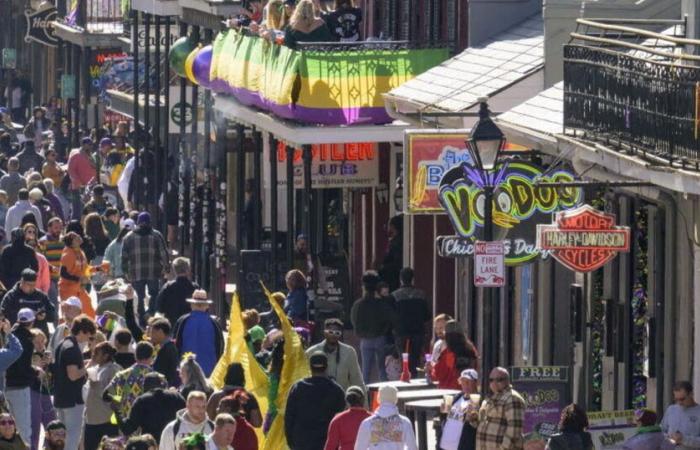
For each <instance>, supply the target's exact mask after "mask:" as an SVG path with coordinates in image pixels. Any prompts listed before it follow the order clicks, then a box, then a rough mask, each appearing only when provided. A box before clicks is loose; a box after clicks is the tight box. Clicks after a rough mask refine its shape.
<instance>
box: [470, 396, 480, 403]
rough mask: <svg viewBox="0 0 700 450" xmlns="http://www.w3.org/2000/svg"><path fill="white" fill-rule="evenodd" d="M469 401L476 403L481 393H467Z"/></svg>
mask: <svg viewBox="0 0 700 450" xmlns="http://www.w3.org/2000/svg"><path fill="white" fill-rule="evenodd" d="M469 401H470V402H472V403H474V404H476V405H478V404H479V402H480V401H481V395H480V394H469Z"/></svg>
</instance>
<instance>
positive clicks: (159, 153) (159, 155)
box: [149, 16, 168, 230]
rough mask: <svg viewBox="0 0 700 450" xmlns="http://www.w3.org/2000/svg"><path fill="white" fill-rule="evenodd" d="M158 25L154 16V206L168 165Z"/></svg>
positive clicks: (158, 219) (160, 223) (160, 224)
mask: <svg viewBox="0 0 700 450" xmlns="http://www.w3.org/2000/svg"><path fill="white" fill-rule="evenodd" d="M160 25H161V18H160V16H155V44H156V45H155V64H154V65H155V69H156V70H155V72H156V73H155V84H156V85H155V92H154V94H153V98H154V100H155V108H154V111H155V113H154V117H153V128H154V131H153V138H154V142H155V146H154V147H155V148H154V149H153V155H154V156H155V171H154V172H155V173H154V174H153V177H151V176H150V175H149V178H150V179H149V182H152V183H153V184H154V185H153V192H154V193H155V196H154V198H152V199H149V200H150V201H153V203H154V204H156V205H157V204H158V199H159V198H160V194H161V193H163V194H164V193H165V192H163V191H161V187H162V184H161V182H160V177H161V173H162V168H163V166H165V165H166V164H167V163H168V159H167V158H166V157H165V153H164V152H163V148H162V143H163V141H162V138H161V136H162V135H163V130H162V127H161V123H160V116H161V110H160V86H161V83H160V81H161V78H162V76H163V73H162V70H161V69H162V67H163V66H162V65H161V64H162V61H161V59H160V56H161V54H160V38H161V32H160ZM155 211H156V224H157V227H160V229H161V230H162V229H163V228H164V227H163V220H162V215H161V211H160V208H157V207H156V208H155Z"/></svg>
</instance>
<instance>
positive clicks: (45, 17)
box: [24, 2, 58, 47]
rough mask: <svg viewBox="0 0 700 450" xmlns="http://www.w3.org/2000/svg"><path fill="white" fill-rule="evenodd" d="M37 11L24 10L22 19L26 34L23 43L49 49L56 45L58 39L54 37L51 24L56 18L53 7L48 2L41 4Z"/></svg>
mask: <svg viewBox="0 0 700 450" xmlns="http://www.w3.org/2000/svg"><path fill="white" fill-rule="evenodd" d="M42 5H43V6H42V7H41V8H39V9H38V10H34V9H31V8H27V9H25V10H24V18H25V20H26V21H27V33H26V34H25V35H24V42H32V41H34V42H38V43H40V44H44V45H47V46H49V47H56V46H57V45H58V38H57V37H56V35H55V32H54V28H53V22H54V21H55V20H56V18H57V14H58V13H57V10H56V7H55V6H52V5H50V3H48V2H44V3H42Z"/></svg>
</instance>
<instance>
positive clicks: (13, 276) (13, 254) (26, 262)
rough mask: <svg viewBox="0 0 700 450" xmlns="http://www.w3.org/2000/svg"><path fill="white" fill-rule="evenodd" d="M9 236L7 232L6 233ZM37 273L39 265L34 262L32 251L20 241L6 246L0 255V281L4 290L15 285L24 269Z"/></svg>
mask: <svg viewBox="0 0 700 450" xmlns="http://www.w3.org/2000/svg"><path fill="white" fill-rule="evenodd" d="M8 234H9V231H8ZM27 268H29V269H32V270H33V271H34V272H38V271H39V263H38V262H37V260H36V253H35V252H34V249H32V248H31V247H29V246H28V245H27V244H25V243H24V241H22V240H18V241H15V242H13V243H12V244H10V245H8V246H7V247H5V248H4V249H3V250H2V253H0V281H2V284H4V285H5V288H7V289H10V288H12V286H14V285H15V284H17V282H18V281H19V279H20V278H21V276H22V271H23V270H24V269H27Z"/></svg>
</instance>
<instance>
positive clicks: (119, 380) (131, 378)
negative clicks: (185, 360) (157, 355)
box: [102, 341, 154, 420]
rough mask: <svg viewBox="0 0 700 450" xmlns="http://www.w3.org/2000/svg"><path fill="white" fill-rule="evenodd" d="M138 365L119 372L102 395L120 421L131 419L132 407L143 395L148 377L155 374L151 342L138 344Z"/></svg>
mask: <svg viewBox="0 0 700 450" xmlns="http://www.w3.org/2000/svg"><path fill="white" fill-rule="evenodd" d="M135 356H136V363H135V364H134V365H133V366H131V367H129V368H128V369H124V370H122V371H121V372H118V373H117V374H116V375H115V376H114V378H112V381H110V382H109V385H107V388H106V389H105V390H104V393H103V394H102V398H103V399H104V400H105V401H107V402H110V406H111V407H112V411H114V413H115V414H116V415H117V418H118V420H124V419H126V418H127V417H129V413H130V412H131V407H132V406H133V405H134V402H135V401H136V399H137V398H138V397H139V395H141V394H142V393H143V384H144V380H145V378H146V375H148V374H149V373H151V372H153V369H152V368H151V365H152V364H153V357H154V349H153V345H152V344H151V343H150V342H145V341H142V342H139V343H138V344H136V355H135Z"/></svg>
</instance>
